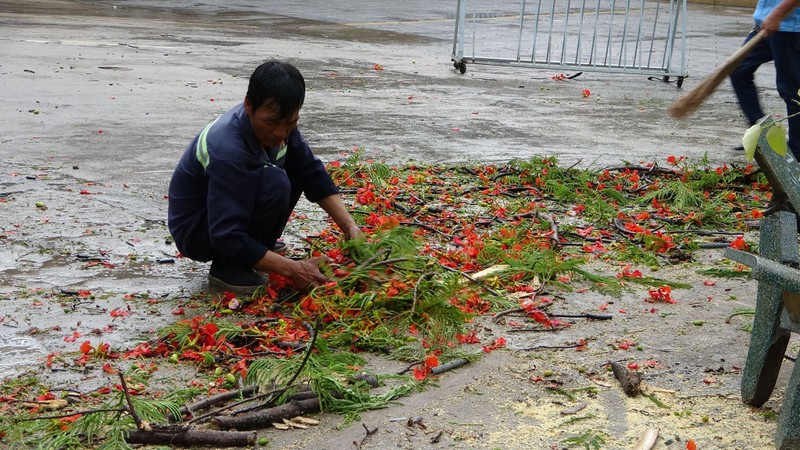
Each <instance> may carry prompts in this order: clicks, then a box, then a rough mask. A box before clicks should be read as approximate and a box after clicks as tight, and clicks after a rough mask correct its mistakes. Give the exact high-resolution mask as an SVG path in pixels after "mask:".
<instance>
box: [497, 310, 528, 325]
mask: <svg viewBox="0 0 800 450" xmlns="http://www.w3.org/2000/svg"><path fill="white" fill-rule="evenodd" d="M522 312H525V309H523V308H511V309H507V310H505V311H500V312H499V313H497V314H495V315H494V316H492V322H497V321H498V320H500V319H501V318H502V317H503V316H507V315H509V314H518V313H522Z"/></svg>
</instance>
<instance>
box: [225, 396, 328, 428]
mask: <svg viewBox="0 0 800 450" xmlns="http://www.w3.org/2000/svg"><path fill="white" fill-rule="evenodd" d="M319 411H320V404H319V397H314V398H309V399H305V400H291V401H289V402H288V403H284V404H283V405H280V406H275V407H272V408H269V409H265V410H263V411H255V412H252V413H248V414H242V415H239V416H217V417H215V418H214V419H212V421H213V422H214V423H216V424H217V425H218V426H219V427H220V428H221V429H223V430H255V429H259V428H265V427H267V426H269V425H270V424H271V423H273V422H281V421H283V419H291V418H292V417H297V416H302V415H303V414H310V413H316V412H319Z"/></svg>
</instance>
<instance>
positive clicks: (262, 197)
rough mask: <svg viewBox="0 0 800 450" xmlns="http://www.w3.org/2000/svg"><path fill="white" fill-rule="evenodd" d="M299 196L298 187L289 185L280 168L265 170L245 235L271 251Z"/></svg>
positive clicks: (287, 178)
mask: <svg viewBox="0 0 800 450" xmlns="http://www.w3.org/2000/svg"><path fill="white" fill-rule="evenodd" d="M301 193H302V190H300V189H299V187H297V186H292V185H291V183H290V182H289V177H288V176H287V175H286V172H284V170H283V169H281V168H279V167H269V168H266V169H264V175H263V176H262V177H261V185H260V186H259V187H258V195H257V196H256V205H255V209H254V211H253V218H252V220H251V222H250V227H249V228H248V231H247V232H248V233H249V234H250V235H251V236H253V237H254V238H255V239H256V240H257V241H258V242H261V243H262V244H264V245H266V246H267V248H274V247H275V242H276V241H277V240H278V238H279V237H281V235H282V234H283V229H284V228H285V227H286V223H287V222H288V221H289V216H290V215H291V214H292V211H293V210H294V207H295V205H297V201H298V200H299V199H300V194H301Z"/></svg>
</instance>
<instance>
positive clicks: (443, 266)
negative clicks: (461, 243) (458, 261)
mask: <svg viewBox="0 0 800 450" xmlns="http://www.w3.org/2000/svg"><path fill="white" fill-rule="evenodd" d="M439 266H440V267H442V268H443V269H445V270H449V271H450V272H455V273H457V274H460V275H461V276H462V277H464V278H466V279H468V280H469V281H472V282H473V283H475V284H477V285H478V286H481V287H482V288H484V289H486V290H487V291H489V292H490V293H491V294H492V295H494V296H496V297H503V294H501V293H499V292H497V291H495V290H494V289H492V288H491V287H489V286H488V285H486V284H485V283H483V282H481V281H480V280H476V279H475V278H473V277H471V276H469V275H467V274H466V273H464V272H462V271H460V270H457V269H453V268H452V267H447V266H445V265H444V264H441V263H439Z"/></svg>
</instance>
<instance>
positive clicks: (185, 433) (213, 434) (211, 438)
mask: <svg viewBox="0 0 800 450" xmlns="http://www.w3.org/2000/svg"><path fill="white" fill-rule="evenodd" d="M125 440H126V441H127V442H128V443H129V444H149V445H169V446H184V447H193V446H209V447H251V446H253V445H255V444H256V433H255V432H242V431H214V430H182V431H178V432H166V431H143V430H131V431H130V432H128V435H127V436H126V437H125Z"/></svg>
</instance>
